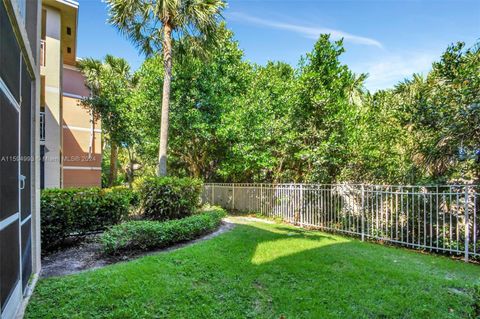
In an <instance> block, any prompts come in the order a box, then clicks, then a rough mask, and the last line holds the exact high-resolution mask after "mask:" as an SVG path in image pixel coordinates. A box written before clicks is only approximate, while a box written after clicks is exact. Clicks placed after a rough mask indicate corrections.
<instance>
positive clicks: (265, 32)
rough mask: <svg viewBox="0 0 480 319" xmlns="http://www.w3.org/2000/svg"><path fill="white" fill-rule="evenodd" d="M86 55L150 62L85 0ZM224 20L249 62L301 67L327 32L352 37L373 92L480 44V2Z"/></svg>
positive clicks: (336, 8) (253, 3)
mask: <svg viewBox="0 0 480 319" xmlns="http://www.w3.org/2000/svg"><path fill="white" fill-rule="evenodd" d="M79 2H80V19H79V24H78V27H79V36H78V50H77V55H78V56H79V57H87V56H92V57H96V58H101V57H103V56H104V55H105V54H107V53H111V54H114V55H116V56H120V57H123V58H126V59H127V60H128V61H129V62H130V64H131V65H132V67H133V68H134V69H136V68H138V67H139V66H140V64H141V63H142V61H143V60H144V57H143V56H141V55H139V54H138V51H137V50H136V49H135V47H133V45H132V44H131V43H129V41H128V40H126V39H125V38H124V37H123V36H122V35H121V34H119V33H118V32H117V31H116V30H115V29H114V28H113V27H111V26H110V25H108V24H107V23H106V19H107V14H108V13H107V9H106V5H105V3H103V2H101V1H100V0H80V1H79ZM224 16H225V19H226V22H227V25H228V27H229V28H230V29H232V30H233V31H234V33H235V37H236V39H237V40H238V41H239V43H240V47H241V48H242V49H243V50H244V52H245V57H246V59H247V60H249V61H252V62H255V63H259V64H265V63H266V62H267V61H268V60H277V61H284V62H287V63H290V64H292V65H294V66H295V65H296V64H297V62H298V60H299V58H300V56H302V55H304V54H305V53H306V52H309V51H311V49H312V48H313V45H314V43H315V40H316V39H317V38H318V35H319V34H320V33H331V34H332V36H333V37H334V38H340V37H343V38H344V39H345V48H346V50H347V51H346V53H345V54H344V55H343V57H342V61H343V62H344V63H346V64H348V66H349V67H350V68H351V69H352V70H354V71H355V72H357V73H360V72H363V73H369V78H368V80H367V83H366V85H367V88H368V89H370V90H372V91H375V90H377V89H383V88H388V87H391V86H393V85H394V84H395V83H397V82H398V81H401V80H403V79H404V78H405V77H409V76H410V75H411V74H413V73H414V72H417V73H425V72H428V70H429V69H430V66H431V63H432V62H433V61H435V60H438V59H439V56H440V55H441V53H442V52H443V51H444V50H445V48H446V47H447V46H448V45H449V44H451V43H452V42H456V41H464V42H466V43H467V45H469V46H471V45H473V44H474V43H475V42H476V41H478V40H479V39H480V1H478V0H477V1H474V0H456V1H454V0H450V1H447V0H423V1H421V0H403V1H399V0H383V1H382V0H368V1H363V0H336V1H335V0H290V1H287V0H231V1H229V3H228V9H226V10H225V12H224Z"/></svg>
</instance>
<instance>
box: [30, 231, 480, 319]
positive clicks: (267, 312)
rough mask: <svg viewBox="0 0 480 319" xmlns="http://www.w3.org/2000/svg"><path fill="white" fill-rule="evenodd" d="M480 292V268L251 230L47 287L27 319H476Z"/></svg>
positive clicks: (309, 235) (308, 234)
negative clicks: (478, 291)
mask: <svg viewBox="0 0 480 319" xmlns="http://www.w3.org/2000/svg"><path fill="white" fill-rule="evenodd" d="M239 223H240V222H239ZM474 284H480V266H477V265H471V264H465V263H463V262H461V261H454V260H450V259H448V258H445V257H440V256H433V255H425V254H420V253H416V252H412V251H407V250H404V249H400V248H391V247H384V246H381V245H377V244H370V243H362V242H360V241H357V240H354V239H349V238H345V237H340V236H333V235H330V234H325V233H320V232H316V231H303V230H299V229H297V228H294V227H290V226H286V225H282V224H275V225H270V224H265V223H256V222H249V223H242V224H240V225H238V226H237V227H236V228H235V229H234V230H232V231H230V232H228V233H225V234H223V235H220V236H218V237H215V238H214V239H211V240H208V241H204V242H201V243H197V244H195V245H192V246H188V247H185V248H182V249H179V250H176V251H173V252H169V253H159V254H156V255H152V256H148V257H144V258H141V259H138V260H135V261H132V262H128V263H121V264H117V265H113V266H110V267H106V268H103V269H100V270H96V271H90V272H86V273H82V274H79V275H73V276H67V277H62V278H51V279H45V280H41V281H40V282H39V284H38V286H37V287H36V290H35V293H34V295H33V297H32V299H31V302H30V304H29V306H28V309H27V314H26V318H282V316H283V318H475V317H476V315H475V312H477V315H478V311H479V309H476V310H475V307H474V304H475V298H474V293H473V288H472V286H473V285H474Z"/></svg>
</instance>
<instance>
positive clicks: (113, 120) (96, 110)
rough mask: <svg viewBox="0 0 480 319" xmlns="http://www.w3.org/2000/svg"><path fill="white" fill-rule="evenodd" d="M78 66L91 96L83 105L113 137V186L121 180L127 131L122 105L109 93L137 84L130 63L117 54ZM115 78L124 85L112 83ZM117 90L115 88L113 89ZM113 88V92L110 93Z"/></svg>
mask: <svg viewBox="0 0 480 319" xmlns="http://www.w3.org/2000/svg"><path fill="white" fill-rule="evenodd" d="M78 67H79V68H80V70H81V71H82V73H83V75H84V76H85V86H86V87H87V88H88V89H89V90H90V97H88V98H86V99H84V100H83V101H82V105H83V106H84V107H86V108H88V109H89V110H90V112H92V114H93V116H94V118H95V119H102V120H103V123H104V124H105V125H104V129H105V130H106V131H107V133H108V136H109V140H110V174H109V186H113V185H114V183H115V181H116V179H117V171H118V169H117V158H118V144H119V142H118V139H119V136H118V135H121V134H122V133H119V132H121V131H123V126H122V124H121V121H122V120H121V119H120V118H119V117H118V114H119V113H121V111H120V109H119V108H120V107H121V105H118V104H117V103H115V102H112V101H111V99H110V98H109V96H115V95H118V94H120V92H119V90H121V89H123V88H125V86H127V87H131V86H133V83H132V77H131V75H130V66H129V65H128V62H127V61H126V60H124V59H122V58H117V57H114V56H112V55H110V54H108V55H107V56H105V60H104V62H102V61H100V60H97V59H93V58H86V59H82V60H81V61H79V63H78ZM112 79H122V81H121V83H123V84H122V85H124V87H118V86H110V85H108V84H110V83H112V82H113V81H112ZM112 90H113V91H112ZM107 91H110V92H107Z"/></svg>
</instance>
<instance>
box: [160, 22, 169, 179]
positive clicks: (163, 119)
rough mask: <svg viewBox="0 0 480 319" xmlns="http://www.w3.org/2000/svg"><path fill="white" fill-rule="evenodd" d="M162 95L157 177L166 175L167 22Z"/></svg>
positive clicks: (164, 38)
mask: <svg viewBox="0 0 480 319" xmlns="http://www.w3.org/2000/svg"><path fill="white" fill-rule="evenodd" d="M163 63H164V70H163V94H162V115H161V119H160V147H159V149H158V171H157V175H158V176H166V175H167V146H168V112H169V108H170V86H171V82H172V28H171V25H170V24H169V23H168V22H167V23H165V26H164V37H163Z"/></svg>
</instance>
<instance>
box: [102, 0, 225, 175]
mask: <svg viewBox="0 0 480 319" xmlns="http://www.w3.org/2000/svg"><path fill="white" fill-rule="evenodd" d="M106 2H107V4H108V5H109V10H110V18H109V21H110V23H112V24H113V25H114V26H116V27H117V28H118V29H119V30H120V31H121V32H122V33H124V34H125V35H126V36H127V37H128V38H129V39H130V40H131V41H132V42H133V43H135V44H136V45H137V46H138V47H139V48H140V50H141V51H142V52H144V53H145V54H147V55H151V54H153V53H156V52H159V51H160V50H163V63H164V75H163V93H162V111H161V119H160V122H161V124H160V145H159V150H158V171H157V174H158V175H159V176H165V175H167V145H168V122H169V107H170V88H171V82H172V47H173V46H172V41H173V40H174V39H182V38H188V39H189V42H190V43H191V44H198V45H199V46H201V45H204V44H205V42H206V41H208V40H211V39H212V38H213V37H214V36H215V32H216V29H217V26H218V20H219V18H220V13H221V11H222V9H223V8H224V7H225V2H224V1H223V0H106ZM190 46H191V45H190Z"/></svg>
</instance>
